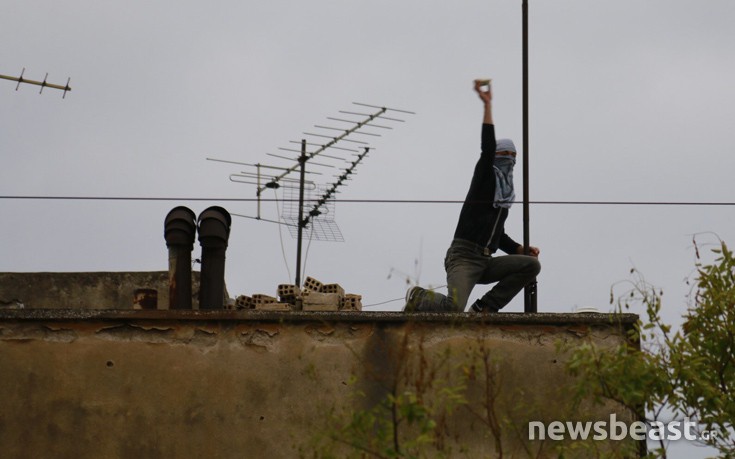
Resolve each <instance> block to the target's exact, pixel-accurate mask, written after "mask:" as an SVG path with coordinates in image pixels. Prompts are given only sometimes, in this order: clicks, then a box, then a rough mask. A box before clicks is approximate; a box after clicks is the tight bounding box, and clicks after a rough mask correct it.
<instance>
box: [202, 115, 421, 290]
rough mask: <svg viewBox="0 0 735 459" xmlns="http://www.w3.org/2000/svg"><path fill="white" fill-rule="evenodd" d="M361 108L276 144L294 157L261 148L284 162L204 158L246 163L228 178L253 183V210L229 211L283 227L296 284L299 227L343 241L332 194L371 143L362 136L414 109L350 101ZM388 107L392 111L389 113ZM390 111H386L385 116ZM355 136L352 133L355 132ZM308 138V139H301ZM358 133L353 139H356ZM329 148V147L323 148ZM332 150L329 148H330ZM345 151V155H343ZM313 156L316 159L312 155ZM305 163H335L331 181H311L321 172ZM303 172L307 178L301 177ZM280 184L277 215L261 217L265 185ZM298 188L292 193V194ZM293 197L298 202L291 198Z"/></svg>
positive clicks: (331, 165)
mask: <svg viewBox="0 0 735 459" xmlns="http://www.w3.org/2000/svg"><path fill="white" fill-rule="evenodd" d="M353 105H357V106H359V107H361V108H359V109H355V110H359V111H352V110H341V111H339V113H340V115H339V117H327V119H328V120H329V121H330V122H332V123H330V124H336V125H337V127H335V126H331V125H330V126H327V125H319V124H317V125H314V128H316V129H317V130H318V131H317V132H304V133H303V135H304V136H305V138H302V139H301V140H300V141H296V140H291V141H290V143H292V144H297V145H299V146H300V148H298V149H297V148H293V146H292V147H290V148H286V147H280V148H279V150H281V151H285V152H290V153H298V156H297V157H295V158H294V157H293V156H284V154H272V153H266V154H267V155H268V156H271V157H274V158H277V159H279V160H285V161H288V163H287V164H286V165H272V164H261V163H255V164H252V163H244V162H238V161H229V160H223V159H216V158H207V160H209V161H218V162H223V163H229V164H236V165H240V166H246V167H247V168H248V169H247V170H244V171H241V172H239V173H235V174H230V181H232V182H236V183H244V184H248V185H255V187H256V188H255V194H256V196H257V206H258V207H257V214H256V216H255V217H252V216H248V215H240V214H234V213H233V214H232V215H234V216H237V217H244V218H252V219H255V220H262V221H266V222H271V223H277V224H280V225H286V226H288V228H289V231H290V233H291V236H292V237H295V238H296V239H297V248H296V282H295V283H296V285H301V251H302V246H303V237H304V229H307V228H310V229H311V234H312V237H314V238H316V239H317V240H322V241H333V242H343V241H344V238H343V237H342V233H341V232H340V230H339V227H338V226H337V224H336V222H335V221H334V204H335V201H334V198H335V194H337V193H339V192H340V188H341V187H343V186H345V185H346V183H345V182H347V181H349V180H351V179H352V177H353V176H354V175H355V174H356V172H355V170H356V168H357V166H358V165H359V164H360V163H361V162H362V161H363V160H364V159H365V158H366V157H367V156H368V153H370V152H371V151H372V150H374V148H373V147H371V146H370V144H369V142H368V141H367V139H369V138H373V137H381V135H380V134H378V133H377V132H379V131H378V130H381V129H382V130H391V129H393V127H392V126H391V125H390V124H391V123H403V122H405V120H403V119H400V118H396V117H395V116H400V114H403V115H414V114H415V113H414V112H411V111H408V110H399V109H397V108H388V107H382V106H377V105H369V104H363V103H359V102H353ZM393 113H396V115H395V116H394V115H393ZM388 115H390V116H388ZM355 137H358V138H355ZM307 139H308V140H307ZM358 139H359V140H358ZM327 151H329V153H328V154H327V153H325V152H327ZM333 151H334V152H333ZM347 155H349V156H350V157H349V158H345V156H347ZM317 157H319V162H316V161H312V160H313V159H315V158H317ZM307 163H308V165H309V166H314V167H319V168H327V169H335V170H336V171H337V172H336V173H333V174H332V176H331V179H332V180H333V181H332V183H327V184H317V183H316V182H315V180H317V178H314V179H311V177H312V176H323V175H325V172H317V171H314V170H307ZM307 175H308V176H309V180H307ZM279 188H283V189H284V202H285V205H284V208H283V209H282V213H281V215H280V216H279V221H275V220H267V219H264V218H262V217H261V214H260V210H261V200H262V195H263V193H264V192H265V191H267V190H268V189H273V190H277V189H279ZM297 190H298V197H296V196H295V194H296V192H297ZM296 203H298V206H296V205H295V204H296Z"/></svg>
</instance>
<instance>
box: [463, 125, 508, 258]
mask: <svg viewBox="0 0 735 459" xmlns="http://www.w3.org/2000/svg"><path fill="white" fill-rule="evenodd" d="M481 150H482V152H481V153H480V159H479V160H478V161H477V165H475V173H474V174H473V175H472V183H470V189H469V191H468V192H467V197H466V198H465V200H464V204H463V205H462V211H461V212H460V213H459V221H458V222H457V229H456V230H455V232H454V238H455V239H464V240H465V241H470V242H474V243H475V244H477V245H479V246H482V247H489V248H490V252H495V251H496V250H497V249H498V248H499V249H500V250H502V251H503V252H505V253H509V254H514V253H517V252H516V250H517V249H518V247H519V246H520V244H518V243H517V242H515V241H514V240H513V239H511V238H510V236H508V235H507V234H505V219H506V218H507V217H508V209H507V208H504V207H495V206H493V201H494V200H495V172H494V171H493V163H494V161H495V126H493V125H492V124H483V125H482V143H481Z"/></svg>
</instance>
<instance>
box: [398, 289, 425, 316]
mask: <svg viewBox="0 0 735 459" xmlns="http://www.w3.org/2000/svg"><path fill="white" fill-rule="evenodd" d="M423 292H424V289H423V288H421V287H411V288H410V289H408V291H407V292H406V304H405V306H403V309H402V311H404V312H416V309H417V307H418V305H419V303H420V297H421V295H422V293H423Z"/></svg>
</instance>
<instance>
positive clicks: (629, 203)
mask: <svg viewBox="0 0 735 459" xmlns="http://www.w3.org/2000/svg"><path fill="white" fill-rule="evenodd" d="M0 200H30V201H32V200H39V201H191V202H195V201H208V202H209V201H211V202H257V201H258V198H217V197H213V198H201V197H191V196H182V197H165V196H32V195H27V196H11V195H5V196H0ZM260 201H261V202H264V201H265V202H275V201H276V199H267V198H260ZM284 201H287V200H283V199H281V200H280V202H284ZM339 202H340V203H353V204H463V203H464V202H465V201H464V200H455V199H339ZM477 203H487V204H490V201H477ZM514 203H515V204H520V203H521V202H520V201H514ZM529 203H530V204H534V205H578V206H735V202H717V201H562V200H549V201H541V200H539V201H530V202H529Z"/></svg>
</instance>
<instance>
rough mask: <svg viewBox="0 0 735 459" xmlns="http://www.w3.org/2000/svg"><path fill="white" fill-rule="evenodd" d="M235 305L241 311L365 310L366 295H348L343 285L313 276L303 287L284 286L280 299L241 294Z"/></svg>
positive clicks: (281, 288)
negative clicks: (325, 281) (363, 296)
mask: <svg viewBox="0 0 735 459" xmlns="http://www.w3.org/2000/svg"><path fill="white" fill-rule="evenodd" d="M235 306H236V308H237V309H258V310H265V311H292V310H297V311H298V310H304V311H362V296H360V295H354V294H351V293H348V294H346V293H345V289H344V288H342V286H341V285H339V284H323V283H322V282H320V281H318V280H316V279H314V278H313V277H307V278H306V280H305V281H304V285H303V288H299V286H298V285H293V284H280V285H279V286H278V298H274V297H272V296H269V295H264V294H261V293H256V294H255V295H253V296H252V297H249V296H246V295H240V296H238V297H237V300H236V301H235Z"/></svg>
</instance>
